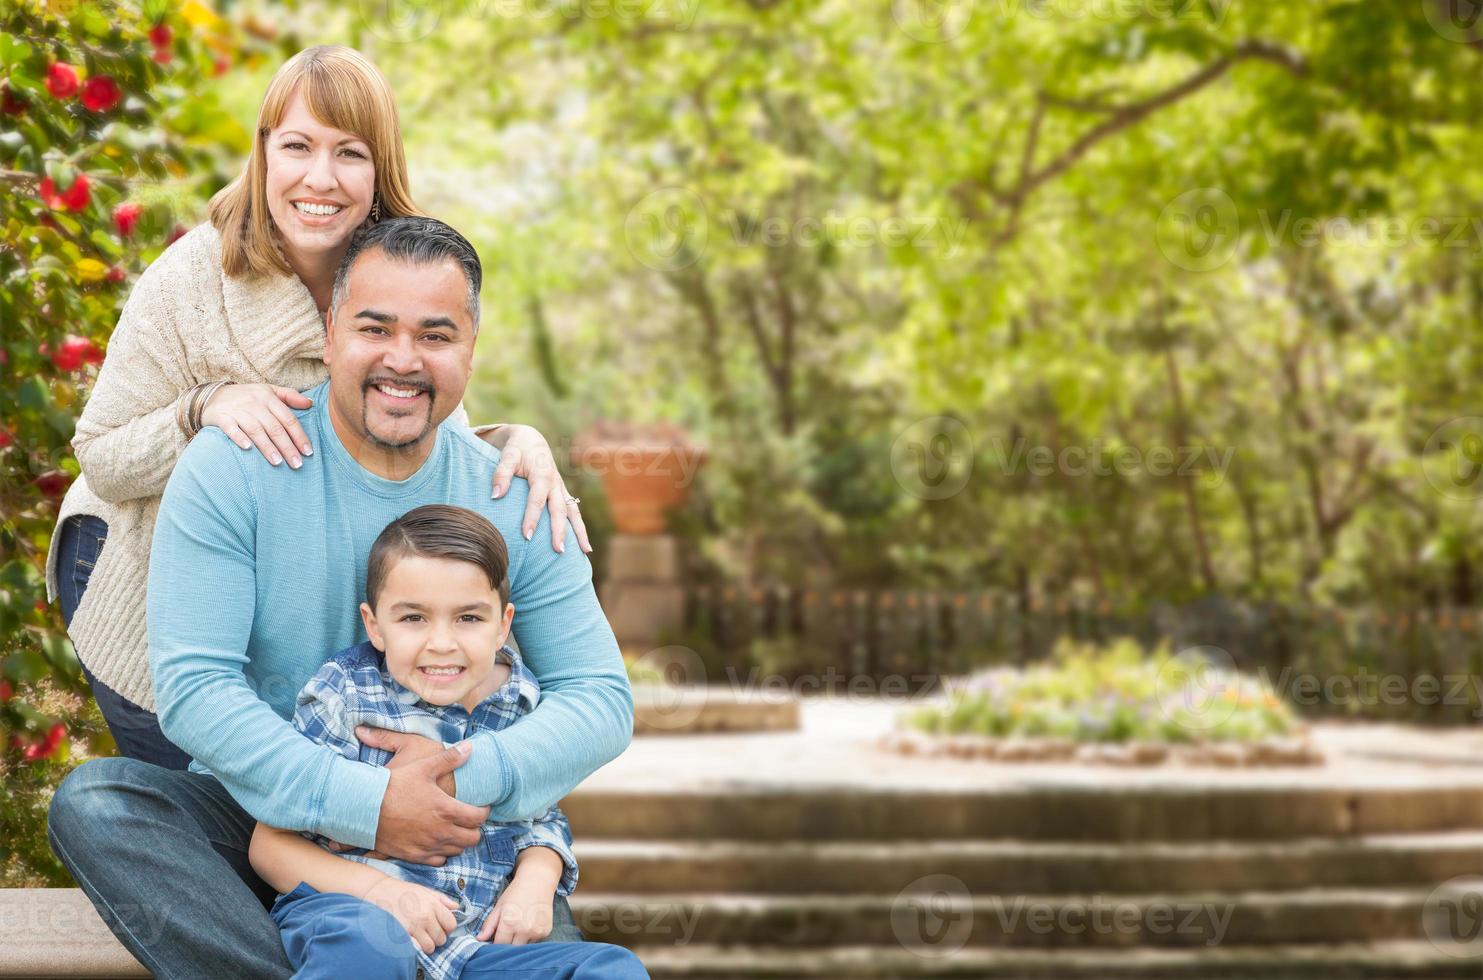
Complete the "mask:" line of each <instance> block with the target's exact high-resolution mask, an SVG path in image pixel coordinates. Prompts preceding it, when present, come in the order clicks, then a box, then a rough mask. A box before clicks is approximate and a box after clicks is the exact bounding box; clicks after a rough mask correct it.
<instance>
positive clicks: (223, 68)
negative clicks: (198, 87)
mask: <svg viewBox="0 0 1483 980" xmlns="http://www.w3.org/2000/svg"><path fill="white" fill-rule="evenodd" d="M231 70H232V59H231V58H228V57H227V56H226V55H224V54H219V55H217V56H216V60H215V61H213V62H212V63H211V74H213V75H215V76H216V77H217V78H220V77H221V76H223V75H225V74H226V73H227V72H229V71H231Z"/></svg>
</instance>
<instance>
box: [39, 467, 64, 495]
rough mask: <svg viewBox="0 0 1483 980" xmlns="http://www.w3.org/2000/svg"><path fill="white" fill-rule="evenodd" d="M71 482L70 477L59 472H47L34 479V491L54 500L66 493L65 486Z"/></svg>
mask: <svg viewBox="0 0 1483 980" xmlns="http://www.w3.org/2000/svg"><path fill="white" fill-rule="evenodd" d="M71 482H72V477H70V476H68V475H67V474H66V473H63V472H62V471H61V470H49V471H47V472H46V473H43V474H41V475H40V476H38V477H37V478H36V489H38V490H40V491H41V492H42V493H44V494H46V495H47V496H48V497H51V498H52V499H53V500H55V499H56V498H58V497H60V496H61V495H62V494H64V493H66V492H67V485H68V484H69V483H71Z"/></svg>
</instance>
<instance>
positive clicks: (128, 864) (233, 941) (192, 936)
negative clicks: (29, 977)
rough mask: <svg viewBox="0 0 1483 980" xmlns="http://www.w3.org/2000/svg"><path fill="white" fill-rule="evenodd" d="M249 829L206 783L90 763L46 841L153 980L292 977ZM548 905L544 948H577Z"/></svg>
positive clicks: (568, 919)
mask: <svg viewBox="0 0 1483 980" xmlns="http://www.w3.org/2000/svg"><path fill="white" fill-rule="evenodd" d="M255 823H256V822H255V821H254V820H253V818H252V817H251V816H250V815H249V814H248V813H247V811H246V810H243V809H242V808H241V807H240V806H238V805H237V802H236V801H235V800H234V799H232V796H231V794H230V793H228V792H227V790H226V787H224V786H223V785H222V784H221V783H220V782H219V781H218V780H217V779H216V778H215V777H213V776H206V775H202V774H199V773H193V772H182V771H179V770H171V769H163V768H161V767H160V766H156V765H151V764H150V763H147V762H140V761H139V760H137V759H124V758H113V759H94V760H92V761H90V762H85V763H83V764H82V765H81V766H78V767H77V768H76V769H75V770H73V771H72V773H70V774H69V775H68V776H67V778H66V779H64V780H63V781H62V785H61V786H60V787H58V788H57V793H56V796H55V797H53V799H52V803H51V812H50V816H49V819H48V822H47V837H48V839H49V840H50V841H51V847H52V850H53V851H55V852H56V854H57V857H58V858H60V859H61V860H62V863H63V864H65V865H66V866H67V868H68V870H69V871H71V872H72V877H73V878H75V879H77V883H78V884H79V885H81V886H82V889H83V891H85V892H86V893H87V896H88V898H90V899H91V900H92V902H93V905H94V906H95V907H96V908H97V909H98V914H99V915H100V916H102V917H103V921H104V922H105V923H107V924H108V927H109V928H110V929H112V930H113V934H114V935H115V936H117V937H118V938H119V941H120V942H122V943H123V944H124V946H125V947H127V948H128V950H129V952H131V953H133V954H134V958H135V959H137V960H138V961H139V962H140V963H142V964H143V965H144V966H145V967H146V968H147V969H148V970H149V971H150V972H151V973H153V974H154V975H155V977H157V978H159V980H175V978H181V980H199V978H201V977H212V978H223V980H225V978H237V977H242V978H248V977H251V978H259V977H283V978H287V977H290V976H291V975H292V974H293V970H292V968H291V967H290V966H289V962H288V957H287V956H286V955H284V952H283V941H282V940H281V939H280V938H279V935H278V927H277V926H275V925H274V924H273V920H272V919H271V918H269V916H268V911H267V909H268V906H270V905H271V904H272V903H273V899H274V897H275V896H274V892H273V889H272V888H270V887H269V886H268V885H266V884H265V883H264V882H263V881H262V880H261V879H260V878H258V876H257V875H256V874H255V873H254V872H253V870H252V866H251V865H250V864H249V863H248V860H247V845H248V843H249V842H250V841H251V840H252V829H253V827H254V826H255ZM581 938H582V934H581V931H580V930H578V929H577V927H576V925H575V923H573V921H572V916H571V909H570V908H569V907H568V906H567V903H566V899H564V898H561V897H560V896H557V898H556V903H555V906H554V908H553V911H552V929H551V935H550V937H549V939H550V941H557V942H560V941H578V940H580V939H581Z"/></svg>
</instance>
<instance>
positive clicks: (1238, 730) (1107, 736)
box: [885, 640, 1322, 766]
mask: <svg viewBox="0 0 1483 980" xmlns="http://www.w3.org/2000/svg"><path fill="white" fill-rule="evenodd" d="M949 687H950V692H951V693H950V694H949V698H948V701H947V703H946V704H943V705H934V706H932V707H928V708H920V709H917V710H915V711H911V712H908V713H907V714H905V715H904V716H903V717H902V719H901V727H902V729H903V730H902V731H900V732H898V733H896V734H894V735H892V736H890V737H888V738H887V739H886V741H885V747H886V748H888V749H890V750H892V751H896V752H900V753H905V754H926V755H949V756H957V757H963V758H982V759H994V760H997V761H1002V762H1067V761H1069V762H1078V763H1094V764H1095V763H1102V764H1114V765H1158V764H1164V763H1169V762H1176V763H1183V764H1189V765H1218V766H1241V765H1313V764H1316V763H1319V762H1321V761H1322V757H1321V756H1320V755H1319V754H1318V753H1317V752H1315V751H1314V750H1313V749H1312V748H1311V746H1310V745H1309V744H1308V742H1307V739H1306V729H1305V728H1304V726H1303V725H1302V724H1301V723H1300V722H1299V721H1298V719H1297V716H1296V715H1295V714H1294V713H1293V711H1292V709H1291V707H1290V706H1288V705H1287V704H1286V703H1285V702H1284V701H1282V700H1281V699H1280V698H1278V697H1277V696H1276V695H1275V694H1274V693H1273V692H1272V691H1271V689H1270V688H1269V687H1267V686H1266V685H1265V684H1263V683H1262V682H1261V681H1260V680H1258V679H1256V678H1254V677H1250V676H1247V675H1244V674H1240V673H1238V672H1236V671H1235V670H1234V669H1232V668H1231V667H1230V665H1229V664H1223V663H1221V662H1220V661H1219V660H1212V659H1209V658H1206V657H1202V656H1200V655H1199V654H1198V653H1186V654H1183V655H1180V656H1174V655H1171V654H1170V653H1169V652H1168V650H1167V649H1165V648H1163V647H1160V648H1158V649H1156V650H1154V651H1152V652H1149V651H1145V650H1144V649H1143V648H1142V647H1140V646H1139V645H1138V644H1137V643H1135V642H1133V641H1131V640H1121V641H1118V642H1116V643H1113V644H1112V645H1110V646H1108V647H1106V648H1100V649H1099V648H1097V647H1093V646H1086V645H1079V644H1075V643H1070V642H1063V643H1062V644H1061V645H1060V646H1059V647H1058V648H1057V649H1056V652H1055V655H1054V657H1053V658H1052V661H1051V662H1050V663H1049V664H1046V665H1044V666H1039V667H1032V668H1029V669H1023V670H1021V669H1015V668H996V669H993V670H989V671H985V672H983V673H979V674H974V675H972V676H970V677H968V678H967V679H966V680H964V681H962V682H960V683H959V684H957V685H949Z"/></svg>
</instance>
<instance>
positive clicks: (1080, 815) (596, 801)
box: [562, 777, 1483, 841]
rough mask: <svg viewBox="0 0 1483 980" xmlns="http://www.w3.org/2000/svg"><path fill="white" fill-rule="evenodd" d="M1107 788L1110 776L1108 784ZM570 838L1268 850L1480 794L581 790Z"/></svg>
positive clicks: (568, 803) (1223, 789)
mask: <svg viewBox="0 0 1483 980" xmlns="http://www.w3.org/2000/svg"><path fill="white" fill-rule="evenodd" d="M1104 778H1105V777H1104ZM562 808H563V809H564V810H565V811H566V813H567V816H568V817H570V818H571V825H572V831H573V834H574V835H575V837H576V839H577V840H590V839H596V838H619V839H628V840H633V839H644V840H776V841H783V840H831V839H832V840H901V839H918V840H919V839H926V838H933V839H937V840H991V839H994V838H1019V839H1035V840H1062V841H1066V840H1075V841H1159V840H1166V841H1202V840H1265V839H1276V838H1294V837H1332V836H1352V835H1361V834H1384V833H1427V832H1434V831H1447V830H1465V829H1473V830H1483V785H1480V784H1461V785H1452V784H1446V783H1442V784H1437V783H1432V784H1427V783H1407V784H1401V785H1394V786H1391V785H1374V786H1323V785H1317V786H1307V785H1302V784H1294V783H1290V782H1286V781H1275V780H1274V781H1271V782H1267V783H1256V784H1238V785H1231V784H1227V783H1222V782H1219V781H1213V782H1205V783H1202V782H1200V781H1198V780H1196V779H1195V778H1193V777H1192V778H1191V779H1190V780H1189V781H1188V782H1187V783H1186V784H1179V785H1171V784H1169V783H1167V782H1163V783H1158V784H1144V785H1139V784H1133V785H1126V784H1118V783H1108V782H1098V783H1094V784H1087V785H1078V784H1076V783H1075V782H1070V781H1055V782H1050V781H1047V782H1046V783H1045V784H1037V783H1018V784H1013V783H1011V784H1004V783H997V784H995V785H984V786H982V787H974V788H969V789H955V790H912V791H905V790H896V789H883V788H879V787H869V788H866V787H859V788H855V787H803V786H800V787H791V786H784V787H777V788H772V787H767V786H757V785H755V784H751V783H745V784H742V783H739V784H737V785H724V784H723V785H710V786H706V787H703V788H699V789H695V790H686V789H684V788H676V789H671V790H663V791H644V790H637V791H629V790H625V789H614V788H595V787H584V788H580V789H578V790H576V791H575V792H573V793H572V794H571V795H570V796H568V797H567V798H566V799H565V800H564V801H563V802H562Z"/></svg>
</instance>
